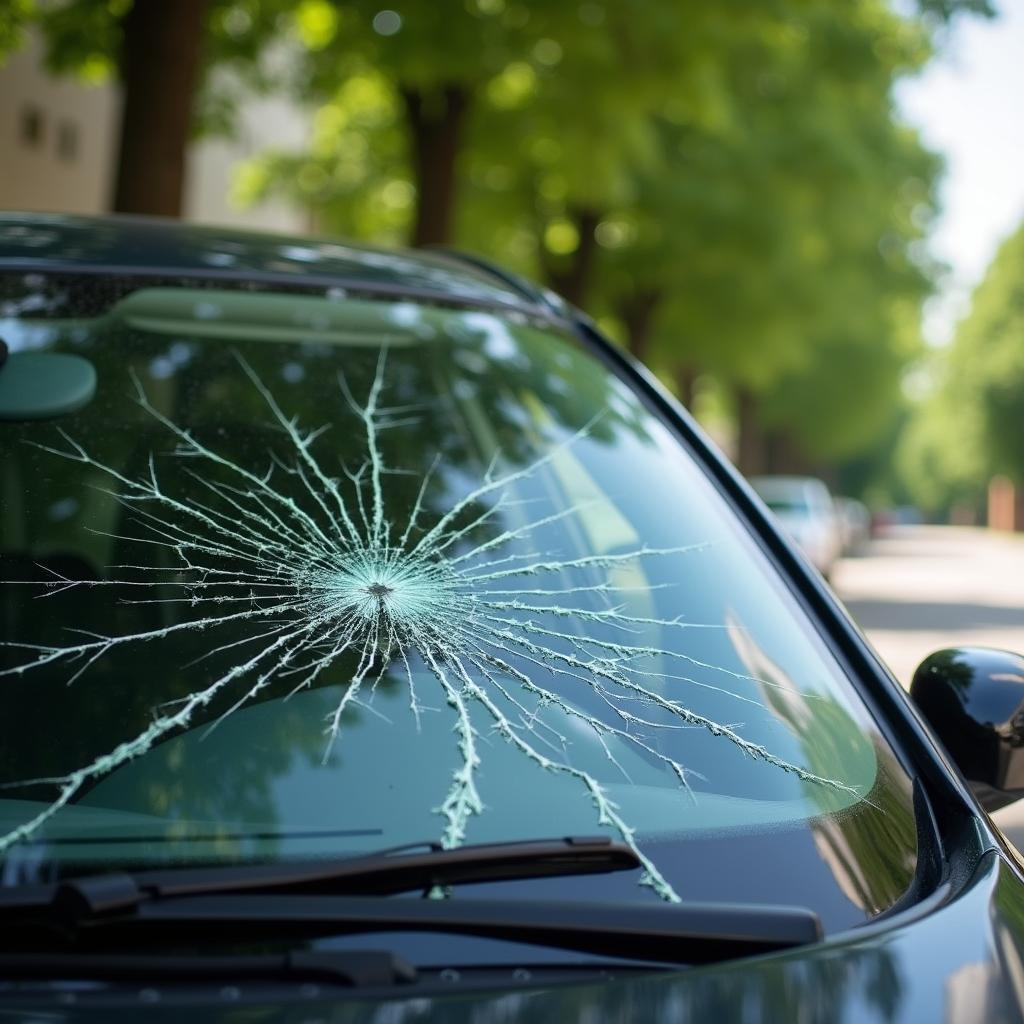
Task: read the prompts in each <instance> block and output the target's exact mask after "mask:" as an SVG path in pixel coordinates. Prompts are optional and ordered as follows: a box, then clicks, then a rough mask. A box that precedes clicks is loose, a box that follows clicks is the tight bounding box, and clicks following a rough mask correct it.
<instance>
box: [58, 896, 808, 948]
mask: <svg viewBox="0 0 1024 1024" xmlns="http://www.w3.org/2000/svg"><path fill="white" fill-rule="evenodd" d="M395 931H418V932H434V933H439V934H459V935H470V936H475V937H479V938H488V939H501V940H504V941H506V942H525V943H532V944H535V945H540V946H552V947H556V948H559V949H571V950H577V951H579V952H584V953H591V954H597V955H601V956H613V957H616V958H621V959H635V960H645V961H657V962H661V963H671V964H691V965H692V964H706V963H717V962H720V961H722V960H729V959H734V958H737V957H744V956H755V955H758V954H762V953H770V952H775V951H777V950H783V949H790V948H793V947H795V946H802V945H807V944H809V943H812V942H817V941H819V940H820V939H821V937H822V929H821V923H820V921H819V919H818V916H817V915H816V914H815V913H814V912H813V911H811V910H808V909H805V908H803V907H769V906H756V905H742V904H722V903H705V904H675V905H666V904H661V905H657V904H655V905H652V904H642V903H640V904H638V903H621V902H620V903H582V902H573V903H569V902H552V901H547V900H518V901H511V900H480V899H468V898H453V899H449V900H409V899H375V898H372V897H371V898H367V897H358V896H265V895H253V896H222V895H213V896H197V897H184V898H180V899H173V900H166V901H157V902H153V903H145V904H143V905H142V906H139V907H138V908H136V909H135V911H134V912H131V913H129V914H127V915H113V916H111V917H98V918H91V919H89V920H86V921H83V922H82V923H81V925H80V926H79V927H78V928H77V929H76V931H75V942H76V945H77V946H78V947H79V948H82V947H85V948H115V947H116V948H121V949H123V948H125V947H126V946H130V948H133V949H135V948H138V947H140V946H145V945H146V944H148V943H154V944H157V945H160V944H164V943H166V942H168V941H170V942H175V941H179V940H180V941H183V942H186V943H189V944H193V945H194V944H195V942H196V936H201V937H202V940H201V941H203V942H207V941H209V942H233V941H238V940H239V939H244V940H246V941H254V940H256V939H257V938H263V937H267V938H270V937H272V938H274V939H276V940H282V939H293V938H298V937H307V938H308V937H310V936H316V935H344V934H370V933H374V932H377V933H381V932H395Z"/></svg>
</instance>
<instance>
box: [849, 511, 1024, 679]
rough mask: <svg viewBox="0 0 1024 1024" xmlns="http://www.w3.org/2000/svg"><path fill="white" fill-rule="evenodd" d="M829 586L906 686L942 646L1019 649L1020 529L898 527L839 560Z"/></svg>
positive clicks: (1023, 631) (1023, 596) (1022, 613)
mask: <svg viewBox="0 0 1024 1024" xmlns="http://www.w3.org/2000/svg"><path fill="white" fill-rule="evenodd" d="M833 586H834V587H835V589H836V591H837V592H838V594H839V596H840V597H841V598H842V600H843V601H844V602H845V603H846V606H847V608H849V610H850V612H851V613H852V615H853V617H854V618H855V619H856V620H857V622H858V623H859V624H860V626H861V628H862V629H863V630H864V631H865V632H866V633H867V635H868V638H869V639H870V640H871V642H872V643H873V644H874V645H875V648H876V649H877V650H878V652H879V654H881V656H882V657H883V658H884V659H885V661H886V662H888V664H889V666H890V667H891V668H892V670H893V672H894V673H895V675H896V678H897V679H899V680H900V682H902V683H903V685H904V686H909V685H910V679H911V677H912V676H913V673H914V669H915V668H916V667H917V665H918V663H919V662H920V661H921V660H922V659H923V658H924V657H925V655H927V654H930V653H931V652H932V651H934V650H937V649H938V648H940V647H954V646H959V645H963V644H982V645H985V646H989V647H1003V648H1007V649H1009V650H1015V651H1019V652H1021V653H1024V535H1016V536H1012V535H1005V534H997V533H992V532H989V531H986V530H975V529H966V528H962V527H945V526H913V527H900V528H897V529H894V530H892V531H890V532H889V533H888V534H887V535H886V536H885V537H884V538H882V539H879V540H875V541H872V542H871V544H870V545H869V546H868V548H867V549H866V551H865V552H864V554H863V555H862V556H861V557H859V558H845V559H843V560H842V562H840V563H839V565H838V566H837V567H836V569H835V572H834V576H833Z"/></svg>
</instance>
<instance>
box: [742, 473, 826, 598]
mask: <svg viewBox="0 0 1024 1024" xmlns="http://www.w3.org/2000/svg"><path fill="white" fill-rule="evenodd" d="M750 483H751V485H752V486H753V488H754V490H755V491H757V493H758V494H759V495H760V497H761V499H762V500H763V501H764V503H765V504H766V505H767V506H768V507H769V508H770V509H771V510H772V513H773V514H774V515H775V517H776V518H777V519H778V521H779V523H780V524H781V525H782V528H783V530H785V531H786V533H788V534H789V535H790V537H792V538H793V540H795V541H796V543H797V547H799V548H800V549H801V550H802V551H803V552H804V554H806V555H807V557H808V558H809V559H810V560H811V564H812V565H813V566H814V567H815V568H816V569H817V570H818V572H820V573H821V574H822V576H824V577H825V578H826V579H828V577H829V574H830V573H831V572H832V569H833V567H834V566H835V563H836V560H837V559H838V558H839V556H840V555H841V554H842V549H843V532H842V524H841V521H840V518H839V513H838V511H837V509H836V505H835V502H834V501H833V499H832V495H831V494H830V493H829V489H828V487H827V486H826V484H825V483H824V482H823V481H821V480H818V479H816V478H815V477H809V476H756V477H752V478H751V481H750Z"/></svg>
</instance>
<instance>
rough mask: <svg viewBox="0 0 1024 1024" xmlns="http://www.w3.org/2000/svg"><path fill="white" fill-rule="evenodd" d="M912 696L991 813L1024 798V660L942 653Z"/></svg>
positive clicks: (968, 650)
mask: <svg viewBox="0 0 1024 1024" xmlns="http://www.w3.org/2000/svg"><path fill="white" fill-rule="evenodd" d="M910 696H911V697H912V698H913V700H914V702H915V703H916V704H917V706H918V708H920V710H921V712H922V713H923V714H924V716H925V718H927V719H928V723H929V724H930V725H931V727H932V728H933V729H934V730H935V732H936V734H937V735H938V737H939V739H941V740H942V742H943V744H945V747H946V749H947V750H948V751H949V754H950V756H951V757H952V758H953V760H954V761H955V762H956V765H957V767H958V768H959V769H960V770H961V771H962V772H963V773H964V776H965V777H966V779H967V781H968V782H969V783H970V784H971V789H973V790H974V792H975V794H976V795H977V796H978V799H979V800H980V801H981V803H982V805H983V806H984V807H985V808H986V810H989V811H995V810H998V809H999V808H1000V807H1003V806H1005V805H1006V804H1010V803H1013V802H1014V801H1015V800H1019V799H1021V798H1022V797H1024V658H1022V657H1021V656H1020V655H1019V654H1012V653H1010V652H1009V651H997V650H993V649H991V648H987V647H959V648H952V649H950V650H944V651H936V652H935V653H934V654H930V655H929V656H928V657H927V658H925V660H924V661H922V662H921V664H920V665H919V666H918V669H917V671H916V672H915V673H914V680H913V682H912V683H911V684H910Z"/></svg>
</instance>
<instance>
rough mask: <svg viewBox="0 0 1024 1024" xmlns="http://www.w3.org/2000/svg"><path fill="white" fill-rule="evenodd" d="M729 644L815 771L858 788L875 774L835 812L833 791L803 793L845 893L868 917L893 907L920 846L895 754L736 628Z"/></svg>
mask: <svg viewBox="0 0 1024 1024" xmlns="http://www.w3.org/2000/svg"><path fill="white" fill-rule="evenodd" d="M733 642H734V644H735V645H736V648H737V650H738V651H739V653H740V656H741V658H742V660H743V663H744V664H745V665H746V666H747V669H748V671H749V672H750V674H751V675H752V676H755V677H757V678H758V679H761V680H764V682H763V683H762V685H761V691H762V696H763V700H764V703H765V707H766V708H767V709H768V710H769V711H771V712H772V714H774V715H775V716H776V717H777V718H778V719H779V720H780V721H781V722H783V723H785V725H786V727H787V728H788V729H789V730H790V732H791V733H792V734H793V735H794V736H795V737H796V738H797V740H798V741H799V743H800V745H801V747H802V748H803V751H804V763H805V764H807V765H808V766H809V768H810V769H811V770H812V771H814V772H826V773H829V775H830V777H834V778H840V779H843V780H845V781H847V782H848V783H850V784H851V785H857V784H858V782H860V781H861V780H863V779H864V778H865V776H866V769H868V770H871V769H874V772H873V773H872V774H873V778H874V785H873V786H872V787H871V789H870V792H866V793H863V794H862V796H863V800H862V801H861V802H860V803H858V804H856V805H854V806H852V807H850V808H848V809H845V810H840V811H839V812H838V813H835V809H836V800H835V795H834V794H826V793H824V792H823V791H821V790H820V789H818V788H817V787H814V786H811V787H806V786H805V787H804V788H805V792H806V794H807V797H808V798H809V799H810V800H812V801H813V802H814V803H816V804H817V805H818V806H819V807H820V808H821V810H822V812H824V813H822V814H821V815H820V816H819V817H817V818H815V819H813V820H812V821H811V823H810V825H811V829H812V831H813V833H814V841H815V844H816V845H817V847H818V849H819V851H820V853H821V855H822V858H823V859H824V860H825V861H826V862H827V863H828V864H829V866H830V868H831V869H832V872H833V874H834V875H835V878H836V881H837V882H838V883H839V885H840V887H841V888H842V890H843V892H844V893H845V894H846V895H847V897H848V898H849V899H850V900H851V901H852V902H853V903H855V904H856V905H857V906H858V907H860V908H861V909H863V910H865V911H867V912H868V913H871V914H876V913H879V912H881V911H882V910H885V909H886V908H888V907H890V906H892V904H893V903H895V902H896V900H897V899H898V898H899V897H900V896H901V895H902V894H903V893H904V892H905V891H906V889H907V887H908V886H909V885H910V882H911V880H912V878H913V874H914V865H915V861H916V853H915V851H916V849H917V834H916V829H915V824H914V818H913V813H912V811H911V806H912V804H911V793H910V783H909V780H908V779H907V778H906V775H905V774H904V772H903V770H902V768H901V767H900V766H899V763H898V762H897V761H896V758H895V756H894V755H893V753H892V751H891V750H889V748H888V746H887V745H886V744H885V743H884V741H883V740H881V739H880V738H878V737H877V736H873V735H871V734H870V733H869V732H868V731H867V730H866V729H865V727H864V726H862V725H860V724H858V723H857V722H856V721H855V720H854V719H853V717H852V716H851V715H850V713H849V711H848V710H847V709H846V708H844V707H843V706H842V705H841V704H840V703H839V702H838V701H837V700H836V699H835V698H834V697H833V696H831V695H828V694H816V693H815V694H806V693H802V692H801V691H800V690H799V689H798V688H797V686H796V684H795V683H794V681H793V680H792V679H791V678H790V677H789V676H788V675H787V674H786V673H785V672H784V671H783V670H782V669H781V668H780V667H779V666H778V665H777V664H775V662H773V661H772V659H771V658H770V657H769V656H768V655H767V654H766V652H765V651H764V650H762V649H761V648H760V647H759V646H758V645H757V643H756V642H755V641H754V639H753V638H752V636H751V635H750V633H749V631H748V630H745V629H734V630H733ZM876 764H877V768H876V767H875V766H876ZM830 812H832V813H830Z"/></svg>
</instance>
